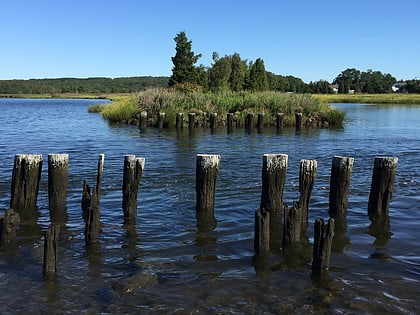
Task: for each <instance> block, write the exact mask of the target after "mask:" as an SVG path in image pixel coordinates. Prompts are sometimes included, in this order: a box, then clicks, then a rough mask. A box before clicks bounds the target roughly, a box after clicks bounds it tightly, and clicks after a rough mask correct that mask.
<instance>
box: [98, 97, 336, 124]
mask: <svg viewBox="0 0 420 315" xmlns="http://www.w3.org/2000/svg"><path fill="white" fill-rule="evenodd" d="M100 109H101V113H102V115H103V117H104V118H105V119H107V120H109V121H110V122H119V121H122V120H127V119H130V118H132V117H133V116H135V115H136V113H139V112H141V111H147V112H148V114H149V117H151V118H152V119H153V117H156V116H157V114H158V113H159V112H165V124H166V125H167V126H169V127H170V126H173V125H174V123H175V117H176V113H178V112H182V113H188V112H195V113H196V115H197V116H200V115H203V114H204V113H206V114H210V113H212V112H215V113H217V114H218V117H219V119H222V120H224V119H225V118H226V114H227V113H234V114H235V117H236V119H244V118H245V117H246V115H247V114H248V113H254V114H255V115H257V114H259V113H263V114H264V117H265V118H264V121H265V122H266V123H267V124H274V123H275V120H276V116H277V113H283V114H284V120H283V121H284V124H285V125H293V124H294V122H295V112H297V111H299V112H302V113H303V116H304V118H309V117H325V119H330V120H328V122H329V124H331V125H341V124H342V122H343V120H344V113H342V112H340V111H339V110H337V109H333V108H332V107H330V106H329V105H327V104H326V103H322V101H321V100H319V99H317V98H314V97H312V96H311V95H305V94H292V93H290V94H288V93H279V92H274V91H265V92H247V91H243V92H232V91H218V92H208V93H203V92H200V91H181V90H174V89H148V90H146V91H142V92H139V93H137V94H135V95H132V96H131V97H119V98H116V99H114V100H113V102H112V104H110V105H105V107H104V108H100ZM184 117H186V115H185V116H184Z"/></svg>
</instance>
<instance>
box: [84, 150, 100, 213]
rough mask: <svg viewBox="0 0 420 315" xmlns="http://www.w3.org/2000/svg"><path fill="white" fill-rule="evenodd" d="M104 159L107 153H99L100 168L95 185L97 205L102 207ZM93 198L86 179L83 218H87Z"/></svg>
mask: <svg viewBox="0 0 420 315" xmlns="http://www.w3.org/2000/svg"><path fill="white" fill-rule="evenodd" d="M104 161H105V155H104V154H103V153H101V154H99V158H98V170H97V175H96V187H94V191H95V192H96V196H97V207H98V209H100V204H101V185H102V174H103V171H104ZM91 199H92V195H91V192H90V187H89V185H88V184H87V182H86V180H84V181H83V192H82V213H83V218H84V219H85V220H86V219H87V216H88V209H89V207H90V206H91Z"/></svg>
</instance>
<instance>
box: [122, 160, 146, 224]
mask: <svg viewBox="0 0 420 315" xmlns="http://www.w3.org/2000/svg"><path fill="white" fill-rule="evenodd" d="M144 161H145V159H144V158H136V156H135V155H126V156H125V157H124V173H123V187H122V190H123V201H122V208H123V211H124V221H125V222H129V221H133V220H135V219H136V217H137V195H138V190H139V186H140V181H141V177H142V175H143V169H144Z"/></svg>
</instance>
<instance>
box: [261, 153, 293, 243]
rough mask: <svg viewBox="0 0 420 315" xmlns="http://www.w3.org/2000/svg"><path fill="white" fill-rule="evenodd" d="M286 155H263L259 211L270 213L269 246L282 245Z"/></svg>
mask: <svg viewBox="0 0 420 315" xmlns="http://www.w3.org/2000/svg"><path fill="white" fill-rule="evenodd" d="M287 159H288V155H287V154H264V156H263V167H262V175H261V177H262V189H261V203H260V210H262V209H264V210H265V211H268V212H270V234H271V236H270V242H271V244H270V246H271V247H275V246H277V242H279V243H278V245H279V246H281V244H282V238H283V224H282V220H283V217H282V207H283V194H284V186H285V183H286V172H287Z"/></svg>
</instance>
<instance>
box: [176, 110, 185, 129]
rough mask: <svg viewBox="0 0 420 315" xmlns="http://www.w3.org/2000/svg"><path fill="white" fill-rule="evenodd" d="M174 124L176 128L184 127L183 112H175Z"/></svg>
mask: <svg viewBox="0 0 420 315" xmlns="http://www.w3.org/2000/svg"><path fill="white" fill-rule="evenodd" d="M175 126H176V128H177V129H181V128H183V127H184V114H183V113H176V123H175Z"/></svg>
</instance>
